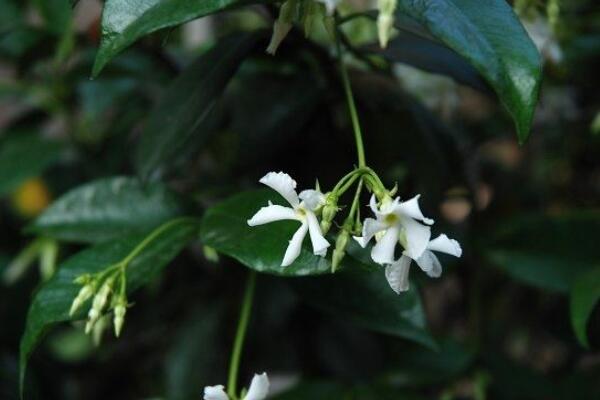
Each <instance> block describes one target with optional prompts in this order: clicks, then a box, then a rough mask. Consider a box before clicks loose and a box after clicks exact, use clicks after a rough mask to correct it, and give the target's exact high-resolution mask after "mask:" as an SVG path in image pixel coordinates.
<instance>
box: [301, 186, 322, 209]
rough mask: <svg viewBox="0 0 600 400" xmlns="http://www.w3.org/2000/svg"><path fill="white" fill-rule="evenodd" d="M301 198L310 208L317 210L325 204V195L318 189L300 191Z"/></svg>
mask: <svg viewBox="0 0 600 400" xmlns="http://www.w3.org/2000/svg"><path fill="white" fill-rule="evenodd" d="M299 197H300V200H302V201H303V202H304V204H306V207H308V208H309V209H310V210H313V211H314V210H316V209H317V208H319V206H322V205H323V204H325V195H324V194H323V193H321V192H320V191H318V190H314V189H308V190H303V191H302V192H300V196H299Z"/></svg>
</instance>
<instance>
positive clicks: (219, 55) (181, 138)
mask: <svg viewBox="0 0 600 400" xmlns="http://www.w3.org/2000/svg"><path fill="white" fill-rule="evenodd" d="M262 36H263V35H262V33H243V34H239V35H233V36H229V37H227V38H225V39H223V40H221V41H220V42H219V43H218V44H217V45H216V46H214V47H213V48H212V49H211V50H210V51H208V52H207V53H205V54H203V55H201V56H200V57H199V58H198V59H197V60H196V61H195V62H193V63H192V64H191V65H190V66H189V67H187V68H186V70H185V71H184V72H183V73H182V74H181V75H180V76H179V77H178V78H177V79H175V81H174V82H173V83H172V84H171V86H170V87H169V88H168V89H167V91H166V92H165V93H164V94H163V97H162V98H161V100H160V102H159V103H158V104H157V105H156V107H155V108H154V110H153V111H152V112H151V113H150V117H149V119H148V121H147V122H146V128H145V130H144V132H143V134H142V138H141V142H140V144H139V145H138V147H137V152H136V167H137V170H138V172H139V174H140V175H141V176H143V177H148V176H149V175H150V174H152V172H154V171H155V170H157V169H158V168H160V167H164V166H165V165H168V164H169V163H170V162H171V161H172V160H173V159H174V158H176V157H177V155H178V154H179V153H181V152H182V151H184V150H185V148H186V146H187V144H188V143H189V142H190V140H191V139H192V136H194V145H195V146H200V145H201V144H202V143H203V142H204V140H205V139H208V137H209V135H210V134H211V133H212V132H213V130H212V129H210V123H211V121H212V119H211V118H210V117H211V111H212V110H213V106H214V105H215V102H216V101H217V100H218V99H219V97H220V96H221V94H222V93H223V91H224V89H225V86H227V83H228V82H229V80H230V79H231V77H232V76H233V74H234V73H235V71H236V70H237V68H238V67H239V65H240V64H241V62H242V61H243V60H244V58H246V56H247V55H248V54H249V53H250V52H251V51H252V49H253V48H254V47H255V45H256V43H257V42H258V40H259V39H260V38H261V37H262Z"/></svg>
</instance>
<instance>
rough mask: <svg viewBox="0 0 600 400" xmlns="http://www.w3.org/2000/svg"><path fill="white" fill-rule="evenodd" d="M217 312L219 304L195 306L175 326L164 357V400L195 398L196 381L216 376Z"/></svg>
mask: <svg viewBox="0 0 600 400" xmlns="http://www.w3.org/2000/svg"><path fill="white" fill-rule="evenodd" d="M221 311H222V307H221V306H219V305H218V304H214V303H213V304H209V305H203V306H200V307H195V308H194V309H193V310H192V311H191V312H190V313H189V316H187V317H186V319H185V321H184V322H183V324H181V326H180V327H178V330H177V333H176V335H175V337H174V340H173V341H172V345H171V347H170V348H169V350H168V352H167V356H166V359H165V373H166V376H165V378H166V381H165V384H166V388H165V395H166V398H167V399H169V400H187V399H194V398H196V397H198V382H207V381H208V379H209V378H211V377H214V378H215V379H216V378H218V376H219V375H218V373H216V371H219V369H218V368H216V367H217V366H220V365H221V362H220V361H221V360H220V354H219V352H218V351H215V350H216V349H217V347H218V345H219V339H220V336H219V329H218V328H219V323H220V320H221ZM214 375H217V376H216V377H215V376H214Z"/></svg>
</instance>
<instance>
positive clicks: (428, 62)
mask: <svg viewBox="0 0 600 400" xmlns="http://www.w3.org/2000/svg"><path fill="white" fill-rule="evenodd" d="M370 50H371V51H376V52H377V53H381V55H383V56H384V57H385V58H386V59H388V60H390V61H392V62H400V63H404V64H408V65H412V66H414V67H416V68H419V69H422V70H424V71H427V72H431V73H433V74H440V75H446V76H449V77H450V78H453V79H454V80H455V81H456V82H458V83H461V84H463V85H468V86H470V87H472V88H473V89H477V90H479V91H481V92H489V91H490V89H489V87H488V86H487V84H486V82H485V81H484V80H483V78H482V77H481V75H480V74H479V72H477V70H476V69H475V68H474V67H472V66H471V65H470V64H469V63H468V62H467V61H466V60H465V59H464V58H463V57H461V56H460V55H458V54H457V53H456V52H454V51H453V50H451V49H449V48H448V47H446V46H444V45H443V44H441V43H438V42H435V41H433V40H429V39H427V38H424V37H421V36H418V35H415V34H411V33H400V34H398V35H397V36H396V37H394V39H393V40H391V41H390V43H389V44H388V46H387V47H386V48H385V49H381V48H379V46H374V47H371V48H370Z"/></svg>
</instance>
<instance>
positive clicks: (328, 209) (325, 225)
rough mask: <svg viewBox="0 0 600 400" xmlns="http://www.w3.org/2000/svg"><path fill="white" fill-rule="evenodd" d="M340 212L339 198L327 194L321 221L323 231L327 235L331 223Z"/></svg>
mask: <svg viewBox="0 0 600 400" xmlns="http://www.w3.org/2000/svg"><path fill="white" fill-rule="evenodd" d="M338 211H339V208H338V206H337V196H334V195H332V194H331V193H329V194H327V196H326V198H325V206H323V213H322V216H323V218H322V219H321V231H322V232H323V234H326V233H327V232H328V231H329V228H331V222H332V221H333V219H334V218H335V215H336V214H337V212H338Z"/></svg>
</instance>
